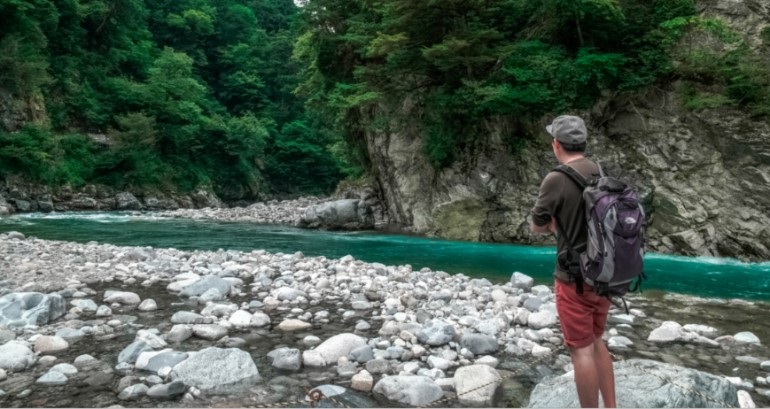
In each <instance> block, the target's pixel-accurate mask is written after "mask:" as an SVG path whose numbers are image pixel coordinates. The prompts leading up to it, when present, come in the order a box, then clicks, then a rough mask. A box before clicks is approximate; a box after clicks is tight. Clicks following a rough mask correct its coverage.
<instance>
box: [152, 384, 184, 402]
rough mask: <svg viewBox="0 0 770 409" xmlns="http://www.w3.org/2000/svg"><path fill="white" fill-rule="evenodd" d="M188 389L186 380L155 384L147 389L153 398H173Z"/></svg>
mask: <svg viewBox="0 0 770 409" xmlns="http://www.w3.org/2000/svg"><path fill="white" fill-rule="evenodd" d="M186 391H187V386H185V384H184V382H181V381H174V382H171V383H166V384H162V385H154V386H152V387H150V389H148V390H147V396H149V397H151V398H153V399H161V400H163V399H173V398H174V397H176V396H179V395H181V394H183V393H185V392H186Z"/></svg>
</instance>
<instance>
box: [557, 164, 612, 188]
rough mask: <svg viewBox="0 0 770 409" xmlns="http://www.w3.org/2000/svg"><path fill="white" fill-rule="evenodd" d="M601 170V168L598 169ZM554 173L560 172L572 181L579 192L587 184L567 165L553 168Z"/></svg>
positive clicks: (581, 176) (578, 173)
mask: <svg viewBox="0 0 770 409" xmlns="http://www.w3.org/2000/svg"><path fill="white" fill-rule="evenodd" d="M600 169H601V167H600ZM553 170H554V171H556V172H561V173H563V174H565V175H567V176H569V178H570V179H572V181H573V182H575V184H577V185H578V187H579V188H580V190H583V189H585V188H586V186H587V185H588V183H586V179H585V178H584V177H583V175H581V174H580V172H578V171H576V170H575V168H573V167H571V166H567V165H559V166H557V167H555V168H553Z"/></svg>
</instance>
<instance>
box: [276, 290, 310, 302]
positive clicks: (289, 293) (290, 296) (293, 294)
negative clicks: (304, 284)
mask: <svg viewBox="0 0 770 409" xmlns="http://www.w3.org/2000/svg"><path fill="white" fill-rule="evenodd" d="M271 295H272V296H273V297H275V298H276V299H278V301H284V300H288V301H294V300H296V299H297V297H305V298H307V294H306V293H305V292H303V291H300V290H297V289H295V288H291V287H280V288H277V289H275V290H273V291H272V292H271Z"/></svg>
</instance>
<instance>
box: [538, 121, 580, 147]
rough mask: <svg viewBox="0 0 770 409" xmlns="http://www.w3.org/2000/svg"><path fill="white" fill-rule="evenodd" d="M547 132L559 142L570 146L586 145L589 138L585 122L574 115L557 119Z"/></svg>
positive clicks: (546, 128)
mask: <svg viewBox="0 0 770 409" xmlns="http://www.w3.org/2000/svg"><path fill="white" fill-rule="evenodd" d="M545 130H546V131H548V133H549V134H551V136H553V137H554V138H555V139H556V140H557V141H559V142H563V143H569V144H578V143H584V142H585V141H586V137H588V130H586V124H585V122H583V120H582V119H581V118H580V117H577V116H572V115H562V116H560V117H557V118H556V119H554V120H553V123H551V125H548V126H546V127H545Z"/></svg>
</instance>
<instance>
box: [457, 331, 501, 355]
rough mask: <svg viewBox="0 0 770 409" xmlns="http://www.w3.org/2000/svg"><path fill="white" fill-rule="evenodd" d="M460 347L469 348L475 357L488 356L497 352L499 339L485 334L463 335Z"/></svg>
mask: <svg viewBox="0 0 770 409" xmlns="http://www.w3.org/2000/svg"><path fill="white" fill-rule="evenodd" d="M460 345H462V346H464V347H465V348H468V350H470V351H471V352H473V354H474V355H486V354H491V353H494V352H497V338H495V337H493V336H489V335H483V334H463V336H462V338H461V339H460Z"/></svg>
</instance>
